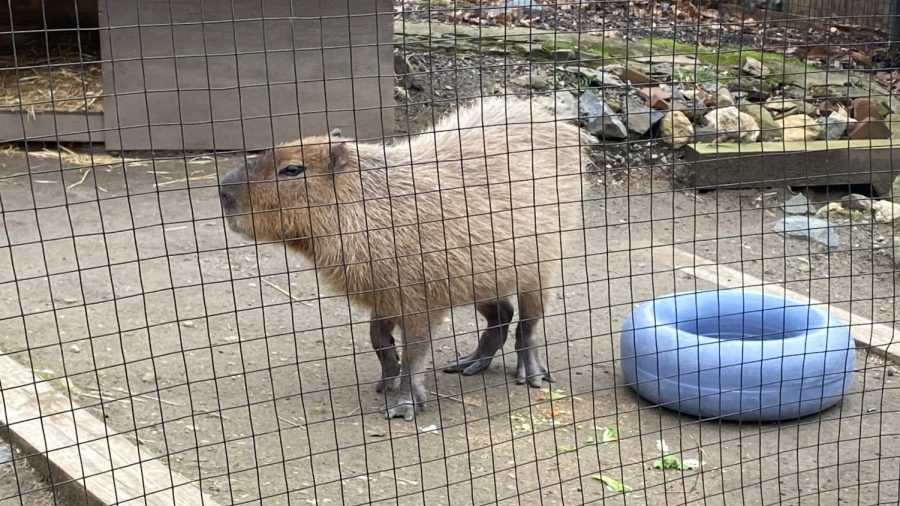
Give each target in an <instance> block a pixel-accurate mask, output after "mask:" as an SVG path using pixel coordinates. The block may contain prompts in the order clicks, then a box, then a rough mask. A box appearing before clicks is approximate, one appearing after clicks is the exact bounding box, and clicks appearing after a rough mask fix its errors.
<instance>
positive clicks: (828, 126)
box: [816, 112, 847, 141]
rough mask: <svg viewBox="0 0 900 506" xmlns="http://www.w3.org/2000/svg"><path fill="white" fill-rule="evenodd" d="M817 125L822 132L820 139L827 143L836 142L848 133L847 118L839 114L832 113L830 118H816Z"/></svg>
mask: <svg viewBox="0 0 900 506" xmlns="http://www.w3.org/2000/svg"><path fill="white" fill-rule="evenodd" d="M816 123H818V124H819V127H820V128H821V129H822V131H821V132H820V133H819V139H823V140H826V141H836V140H838V139H840V138H842V137H843V136H844V134H845V133H847V116H844V115H841V114H840V113H839V112H832V113H831V114H829V115H828V116H821V117H818V118H816Z"/></svg>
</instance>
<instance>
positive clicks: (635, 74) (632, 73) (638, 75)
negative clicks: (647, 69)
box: [622, 67, 651, 84]
mask: <svg viewBox="0 0 900 506" xmlns="http://www.w3.org/2000/svg"><path fill="white" fill-rule="evenodd" d="M622 78H623V79H625V80H626V81H628V82H630V83H631V84H650V82H651V80H650V76H648V75H647V74H646V73H644V72H643V71H642V70H640V69H636V68H634V67H626V68H625V71H624V72H623V73H622Z"/></svg>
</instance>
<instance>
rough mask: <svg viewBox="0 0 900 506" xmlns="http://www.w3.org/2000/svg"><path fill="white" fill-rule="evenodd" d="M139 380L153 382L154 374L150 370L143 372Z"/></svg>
mask: <svg viewBox="0 0 900 506" xmlns="http://www.w3.org/2000/svg"><path fill="white" fill-rule="evenodd" d="M141 381H143V382H144V383H153V382H155V381H156V375H155V374H153V372H152V371H151V372H147V373H144V375H143V376H141Z"/></svg>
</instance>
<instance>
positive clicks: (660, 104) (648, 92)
mask: <svg viewBox="0 0 900 506" xmlns="http://www.w3.org/2000/svg"><path fill="white" fill-rule="evenodd" d="M641 95H643V96H644V97H645V98H646V99H647V101H648V102H650V108H651V109H656V110H657V111H667V110H669V98H671V96H672V94H671V93H669V92H667V91H665V90H663V89H661V88H657V87H656V86H654V87H652V88H646V89H643V90H641Z"/></svg>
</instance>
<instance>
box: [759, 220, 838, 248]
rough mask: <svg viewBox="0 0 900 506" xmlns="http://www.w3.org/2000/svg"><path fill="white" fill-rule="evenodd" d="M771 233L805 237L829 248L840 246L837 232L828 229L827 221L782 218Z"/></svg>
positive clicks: (830, 228)
mask: <svg viewBox="0 0 900 506" xmlns="http://www.w3.org/2000/svg"><path fill="white" fill-rule="evenodd" d="M772 231H773V232H781V233H783V234H785V235H793V236H800V237H806V238H807V239H810V240H813V241H816V242H818V243H821V244H824V245H826V246H829V247H832V248H833V247H837V246H840V244H841V238H840V236H839V235H838V233H837V230H835V229H834V228H832V227H830V226H829V225H828V222H827V221H824V220H820V219H818V218H810V217H809V216H787V217H785V218H782V219H781V220H779V221H778V222H777V223H775V226H773V227H772Z"/></svg>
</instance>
